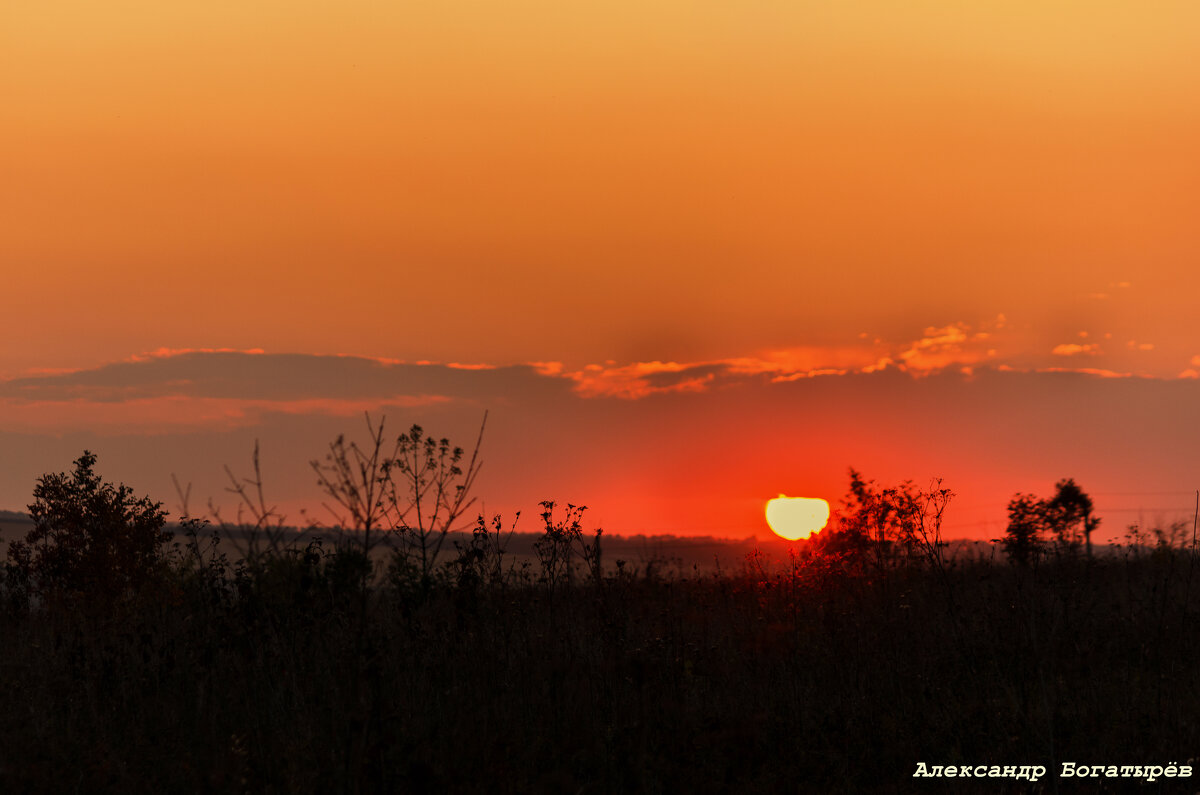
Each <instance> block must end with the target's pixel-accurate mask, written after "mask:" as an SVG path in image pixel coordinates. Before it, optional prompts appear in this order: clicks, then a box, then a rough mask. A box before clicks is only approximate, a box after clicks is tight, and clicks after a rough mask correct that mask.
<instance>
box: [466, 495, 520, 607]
mask: <svg viewBox="0 0 1200 795" xmlns="http://www.w3.org/2000/svg"><path fill="white" fill-rule="evenodd" d="M520 518H521V512H520V511H517V514H516V517H515V518H514V519H513V523H512V527H511V528H510V529H509V531H508V534H507V536H505V534H504V532H503V522H502V521H501V519H500V515H499V514H497V515H495V516H493V517H492V520H491V523H490V524H491V526H490V527H489V523H488V522H487V521H486V520H485V519H484V518H483V515H482V514H480V515H479V517H478V518H477V519H476V520H475V527H474V529H473V530H472V531H471V538H470V539H469V540H467V541H465V542H462V541H455V542H454V548H455V549H456V550H457V551H458V556H457V557H456V558H455V560H454V563H453V569H454V573H455V579H456V581H457V583H458V585H459V587H462V588H475V587H478V586H481V585H490V586H502V585H504V583H505V580H506V577H507V575H508V574H510V573H511V572H510V571H506V570H505V568H504V553H505V550H506V548H507V545H508V541H509V540H511V539H512V536H513V534H514V533H516V531H517V520H519V519H520Z"/></svg>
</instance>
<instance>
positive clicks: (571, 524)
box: [533, 500, 603, 593]
mask: <svg viewBox="0 0 1200 795" xmlns="http://www.w3.org/2000/svg"><path fill="white" fill-rule="evenodd" d="M539 504H540V505H541V506H542V513H541V517H542V523H543V526H544V532H543V535H542V537H541V538H539V539H538V540H537V541H535V542H534V545H533V547H534V552H535V553H536V554H537V558H538V563H540V564H541V568H542V581H543V582H545V583H546V587H547V588H549V589H550V592H551V593H553V592H554V591H555V590H556V589H557V588H558V587H560V586H561V585H563V584H564V583H566V584H570V583H571V582H572V581H573V580H574V565H573V561H572V557H573V555H575V554H578V555H579V557H580V559H581V560H582V561H583V563H584V565H585V566H586V567H587V569H588V573H589V574H590V575H591V577H592V579H593V581H594V582H597V583H599V582H601V580H602V575H603V573H602V570H601V558H600V536H601V534H602V533H603V531H602V530H599V529H597V530H596V536H595V541H593V542H592V543H590V544H589V543H588V542H587V541H585V540H584V538H583V514H584V511H586V510H587V506H586V505H571V504H569V503H568V504H567V510H566V513H565V515H564V516H563V518H561V519H559V520H557V521H556V520H555V518H554V508H555V507H556V505H557V503H555V502H554V501H552V500H543V501H542V502H541V503H539Z"/></svg>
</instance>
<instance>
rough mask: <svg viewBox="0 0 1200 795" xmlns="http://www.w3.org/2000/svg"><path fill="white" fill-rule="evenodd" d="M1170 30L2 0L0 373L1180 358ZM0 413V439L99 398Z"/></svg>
mask: <svg viewBox="0 0 1200 795" xmlns="http://www.w3.org/2000/svg"><path fill="white" fill-rule="evenodd" d="M1198 51H1200V6H1197V5H1196V4H1195V3H1192V2H1161V3H1154V4H1152V5H1147V4H1130V3H1126V2H1119V3H1118V2H1088V3H1083V2H1052V1H1045V2H1026V1H1024V0H1020V1H1016V0H1007V1H1006V2H999V1H998V0H997V1H996V2H980V3H970V4H965V3H958V2H949V1H948V0H943V1H941V2H912V3H903V4H899V3H893V2H872V3H868V2H845V3H804V2H752V3H736V4H729V3H715V2H686V3H685V2H654V3H646V2H636V3H635V2H626V1H625V0H605V2H602V3H601V2H584V3H552V2H510V1H509V0H500V1H498V2H487V3H467V2H455V1H454V0H449V1H446V0H442V1H440V2H427V3H378V2H365V1H362V0H350V1H344V2H338V3H333V2H304V1H296V0H292V1H291V2H287V3H283V2H255V3H234V2H214V1H213V0H209V2H204V3H200V2H190V1H181V2H172V3H161V2H120V1H119V0H118V1H117V2H109V3H103V4H98V3H91V2H56V0H36V2H34V1H33V0H9V2H6V3H4V4H3V6H2V7H0V268H2V269H3V297H4V303H3V307H2V308H3V315H2V317H3V324H4V325H3V335H4V342H3V345H0V379H9V380H11V379H17V378H20V377H22V376H26V375H28V374H30V373H33V372H38V371H54V370H59V369H89V368H96V367H99V366H101V365H103V364H105V363H108V362H119V361H124V360H127V359H128V358H129V357H131V356H138V355H142V354H145V353H147V352H151V351H155V350H158V349H198V348H233V349H239V350H243V349H249V348H261V349H265V350H267V351H269V352H272V353H282V352H294V353H304V354H335V353H336V354H354V355H362V356H369V357H384V358H388V359H396V360H404V361H409V362H416V361H435V362H467V363H489V364H494V365H508V364H521V363H528V362H540V363H554V362H557V363H561V365H554V366H552V365H549V364H543V365H539V366H540V367H541V368H542V370H543V371H546V372H550V370H548V369H547V368H551V369H552V368H553V367H558V368H559V369H557V370H554V373H555V376H554V377H562V378H566V379H567V380H569V381H570V382H571V383H572V384H574V385H575V386H576V388H577V390H578V394H579V395H582V396H584V397H587V396H591V397H592V398H593V399H602V398H601V396H603V395H620V396H621V399H629V398H635V397H643V398H644V397H645V396H646V395H649V394H651V393H652V392H653V391H654V389H655V388H656V387H655V386H654V383H653V381H650V382H644V381H643V376H644V375H646V374H647V373H653V372H654V371H656V370H657V371H659V372H671V371H672V370H671V368H672V367H674V368H676V370H675V371H679V370H680V369H683V368H686V367H689V366H692V365H696V366H700V365H704V364H706V363H707V364H709V365H711V364H712V363H714V362H720V363H723V364H722V365H721V366H722V367H732V368H735V369H736V368H738V367H740V368H742V369H743V370H748V371H753V372H766V373H769V374H770V375H771V376H772V377H781V378H783V379H785V380H786V379H787V378H788V377H794V376H796V374H797V373H809V372H812V371H816V370H831V371H845V372H847V373H849V372H853V371H858V372H862V371H864V370H865V369H867V368H874V367H884V368H887V367H889V366H890V367H896V366H902V367H904V368H905V369H906V370H907V371H908V372H909V373H910V374H912V373H926V372H932V371H936V370H938V369H939V368H942V367H948V368H952V369H956V370H957V369H960V368H962V367H964V366H965V367H972V368H1009V369H1012V370H1015V371H1021V372H1033V371H1038V370H1049V369H1055V368H1060V369H1063V368H1065V369H1071V370H1088V371H1103V372H1108V373H1113V374H1134V375H1141V376H1149V377H1152V378H1156V379H1175V378H1177V377H1179V376H1180V375H1181V374H1182V375H1192V374H1193V373H1194V372H1195V371H1197V370H1200V359H1197V358H1196V357H1197V356H1198V355H1200V313H1197V312H1195V310H1194V304H1195V296H1196V295H1197V294H1198V293H1200V268H1197V267H1196V263H1197V261H1198V259H1200V257H1198V255H1200V234H1198V233H1197V225H1196V212H1195V208H1196V207H1197V206H1200V147H1197V146H1196V141H1198V140H1200V105H1198V104H1197V103H1196V101H1195V98H1196V97H1197V96H1200V61H1197V59H1196V58H1195V53H1196V52H1198ZM656 362H658V363H667V364H666V365H656V364H654V363H656ZM738 363H740V364H738ZM704 375H706V373H705V374H703V375H699V376H697V378H700V379H701V380H697V381H693V382H692V385H691V387H685V386H682V385H680V384H675V383H672V384H671V389H673V390H678V389H683V388H692V389H693V390H699V391H703V390H705V389H708V388H709V386H710V385H709V384H707V382H705V381H703V378H704ZM0 383H3V382H2V381H0ZM646 384H648V386H647V385H646ZM589 390H590V391H589ZM410 397H411V396H410ZM2 399H3V400H8V403H7V404H4V405H0V408H2V409H3V410H4V412H5V414H4V416H3V417H0V419H2V420H3V423H0V424H2V425H3V427H2V428H0V434H3V433H8V434H22V433H23V434H32V435H34V436H37V435H39V434H51V435H53V434H58V435H59V436H60V437H61V435H62V434H63V433H70V432H75V431H76V430H78V426H79V425H80V423H81V422H82V421H83V418H89V417H90V418H93V419H92V421H95V422H97V423H102V422H103V420H102V418H101V417H100V415H98V414H96V411H97V410H93V408H88V407H82V406H80V405H77V404H76V405H72V406H68V405H65V404H63V405H59V404H54V405H51V404H45V405H39V407H38V408H36V409H33V408H30V405H29V404H22V406H21V407H18V406H17V404H16V403H14V402H13V401H14V400H16V398H14V397H12V396H11V395H10V396H9V397H8V398H2ZM232 399H241V398H237V397H236V396H234V398H232ZM321 399H325V398H324V397H322V398H321ZM346 399H347V400H350V401H351V404H353V405H359V404H357V403H354V401H355V400H358V399H359V396H350V397H347V398H346ZM348 405H350V404H348ZM55 406H57V408H55ZM160 408H161V409H162V411H164V412H166V413H165V414H164V415H163V416H164V417H166V418H167V419H170V418H171V417H175V418H176V419H177V420H178V422H179V424H180V425H181V426H188V425H194V424H195V423H194V421H193V420H194V418H193V417H191V415H188V414H187V412H186V411H181V412H180V413H178V414H172V413H171V410H170V409H169V408H164V407H161V406H160ZM210 408H211V407H210ZM105 410H108V409H105ZM296 411H300V409H296ZM150 413H151V415H153V416H157V415H155V414H154V412H150ZM720 422H723V423H725V422H727V423H728V426H727V427H728V428H729V429H734V428H736V427H737V423H738V422H739V415H738V411H737V410H736V409H734V408H731V409H729V414H728V416H727V419H722V420H720ZM729 432H732V430H730V431H729ZM827 452H829V454H831V455H833V456H834V459H835V460H837V465H836V467H834V472H835V473H836V477H837V478H838V479H839V481H840V479H841V475H842V471H843V467H844V464H846V463H853V462H849V461H844V460H842V459H840V458H838V457H837V451H836V450H829V451H827ZM234 454H236V453H234ZM232 455H233V454H231V456H232ZM61 466H65V463H64V464H63V465H61ZM61 466H60V468H61ZM923 474H925V473H920V472H912V473H911V475H912V476H914V477H916V476H921V475H923ZM939 474H944V475H946V476H947V477H951V478H952V477H953V475H952V473H939ZM1068 474H1070V473H1067V472H1065V473H1063V476H1066V475H1068ZM772 489H775V487H774V486H772V487H771V488H770V489H768V490H767V491H768V492H770V491H771V490H772ZM767 496H770V495H769V494H768V495H767ZM631 499H632V498H631ZM9 501H10V502H11V499H10V500H9Z"/></svg>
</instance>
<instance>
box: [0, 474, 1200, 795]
mask: <svg viewBox="0 0 1200 795" xmlns="http://www.w3.org/2000/svg"><path fill="white" fill-rule="evenodd" d="M94 463H95V460H94V458H93V457H89V456H85V457H84V458H81V459H80V461H79V462H77V463H76V470H75V472H74V473H64V474H63V475H55V476H47V477H46V478H43V479H42V481H40V482H39V485H38V490H37V492H36V493H35V499H36V501H35V505H34V506H33V508H34V510H33V511H32V513H33V517H34V519H35V529H34V531H33V532H32V533H31V538H30V541H29V543H27V544H15V545H14V549H12V550H10V554H9V557H8V564H7V566H6V571H5V580H4V583H3V593H2V596H3V600H4V601H3V610H2V611H0V631H2V632H3V642H2V644H0V704H2V705H3V707H2V709H0V791H3V792H31V793H36V792H88V793H102V792H120V793H138V792H146V793H161V792H221V793H224V792H239V793H241V792H278V793H290V792H314V793H318V792H319V793H341V792H347V793H349V792H414V793H424V792H464V793H475V792H478V793H494V792H501V793H503V792H514V793H517V792H520V793H527V792H531V793H537V792H545V793H559V792H562V793H578V792H584V793H677V792H713V793H717V792H741V793H752V792H768V793H769V792H873V791H884V792H887V791H924V790H927V789H929V788H931V787H934V788H938V789H943V790H944V789H945V788H946V787H951V786H952V787H953V789H954V790H956V791H964V790H965V791H972V790H979V791H989V792H996V791H1006V790H1007V791H1017V790H1020V789H1023V788H1024V787H1027V786H1028V784H1027V783H1024V782H1014V781H1012V780H1007V781H1005V780H990V781H976V782H971V783H968V782H965V781H963V780H961V779H960V780H957V781H953V782H947V781H944V780H943V781H941V782H932V781H930V780H928V779H914V778H913V773H914V771H915V769H916V765H917V763H918V762H922V761H923V762H926V763H929V764H931V765H935V764H936V765H941V764H948V765H960V764H962V765H966V764H969V765H991V764H996V765H1024V764H1029V765H1035V764H1038V765H1045V766H1046V767H1047V768H1048V769H1049V770H1050V771H1051V773H1050V774H1048V776H1047V777H1046V778H1045V779H1043V780H1042V782H1040V783H1039V784H1038V785H1037V787H1036V788H1037V789H1041V790H1044V791H1052V790H1053V789H1054V788H1056V787H1063V788H1064V789H1074V787H1072V786H1071V784H1072V782H1071V781H1070V780H1061V781H1060V780H1058V779H1057V777H1056V775H1055V771H1057V770H1058V769H1059V768H1060V767H1061V763H1062V762H1075V763H1077V764H1086V765H1092V764H1114V765H1122V764H1130V765H1143V764H1146V765H1150V764H1161V765H1167V764H1170V763H1173V762H1174V763H1178V764H1181V765H1183V764H1190V760H1191V758H1192V757H1194V756H1196V755H1197V749H1200V676H1197V670H1196V661H1197V660H1200V632H1197V629H1196V626H1197V621H1196V620H1197V615H1198V614H1200V575H1198V574H1197V572H1196V562H1197V561H1196V556H1195V555H1194V554H1193V553H1192V551H1191V550H1190V549H1188V548H1181V546H1180V545H1179V544H1178V543H1175V544H1173V543H1172V541H1173V540H1174V541H1176V542H1178V541H1179V539H1178V538H1175V539H1172V537H1170V536H1169V535H1162V534H1160V535H1159V536H1158V537H1157V539H1156V542H1155V543H1151V544H1149V545H1146V544H1134V545H1130V546H1128V547H1126V548H1124V549H1123V550H1121V551H1120V553H1119V554H1117V555H1112V556H1107V557H1104V558H1095V559H1093V558H1091V557H1089V556H1088V555H1086V554H1083V553H1081V552H1080V550H1079V549H1078V548H1077V547H1076V546H1073V545H1071V544H1065V545H1063V546H1054V545H1052V544H1047V545H1046V546H1045V547H1044V548H1042V547H1038V546H1037V545H1036V544H1035V545H1034V546H1033V547H1030V548H1029V549H1027V550H1026V552H1028V553H1029V554H1027V555H1025V556H1024V558H1023V559H1022V560H1019V561H1018V560H1016V559H1015V558H1009V557H1006V556H1004V555H1003V554H1001V553H1000V552H997V554H995V555H994V556H993V557H989V558H986V559H984V558H976V559H965V558H957V559H948V558H947V557H946V556H944V555H943V554H942V550H943V549H944V547H943V546H942V544H941V541H940V537H939V535H938V533H939V525H940V516H941V511H942V509H944V507H945V504H946V502H947V501H948V500H949V496H950V495H949V493H948V492H944V491H941V490H939V489H931V490H930V491H928V492H922V491H918V490H915V489H912V488H911V487H907V486H906V487H902V488H900V489H892V490H879V489H877V488H876V487H874V485H873V484H870V483H864V482H863V481H862V480H861V478H858V477H857V476H854V478H853V480H852V488H851V495H850V497H849V498H848V500H847V504H846V506H845V508H844V510H843V511H842V515H841V521H840V522H839V523H838V524H837V525H836V526H835V527H833V528H831V529H829V530H827V531H825V533H823V534H822V536H821V537H820V538H818V539H816V540H814V541H811V542H809V543H807V544H804V545H801V546H799V547H797V551H796V554H795V556H794V557H790V558H788V559H784V560H774V561H771V560H765V559H763V558H762V557H759V556H752V557H751V558H750V559H748V560H747V562H746V565H745V567H744V568H743V569H742V570H741V571H739V572H726V573H724V574H721V575H705V576H694V577H686V576H681V575H678V574H676V575H674V576H671V577H664V576H662V575H661V574H660V573H657V571H658V570H656V569H655V568H654V567H648V568H647V567H639V568H637V569H636V570H635V569H634V568H632V567H630V566H627V565H617V564H616V562H615V561H608V560H606V559H605V557H604V554H603V546H602V540H603V538H602V536H601V535H599V534H594V533H590V532H586V531H585V530H584V524H583V512H582V510H581V509H579V508H575V507H568V508H567V510H566V512H565V513H564V512H563V511H562V508H561V507H558V506H553V505H551V504H546V505H545V506H544V513H543V515H542V522H543V524H544V527H545V533H544V536H543V539H542V541H541V543H540V545H539V548H538V562H537V565H535V566H524V567H521V566H514V565H512V564H511V562H510V561H508V560H507V559H506V556H505V547H504V539H505V534H504V532H502V528H501V527H500V526H499V524H498V523H497V524H492V523H484V522H482V521H481V522H480V523H479V525H478V526H477V528H476V531H475V534H474V535H473V536H472V538H471V540H470V541H469V542H465V543H461V544H459V545H458V547H457V548H456V549H454V550H452V551H448V552H447V553H446V554H445V555H443V556H442V558H438V557H437V556H434V558H433V559H432V564H433V565H428V564H430V562H431V561H430V558H429V557H428V556H426V557H425V558H422V557H421V554H420V552H421V550H420V547H419V545H418V546H415V547H411V548H409V547H403V546H402V547H398V548H397V550H396V551H395V552H393V553H392V554H391V559H390V561H389V563H388V564H387V565H385V566H371V565H368V563H367V561H368V559H369V558H368V557H367V553H368V552H369V551H370V550H369V549H367V548H366V545H367V543H368V542H367V541H366V539H365V536H363V535H362V534H359V535H351V536H348V535H342V536H340V539H341V540H340V541H338V542H337V543H333V542H329V543H318V542H310V543H309V544H307V545H306V546H303V547H293V548H286V547H281V546H280V545H278V544H270V543H264V544H263V545H261V546H260V547H253V548H249V547H248V548H247V550H246V555H245V556H244V557H242V558H240V559H237V560H230V559H228V558H227V557H225V556H224V555H222V554H220V553H218V552H216V546H214V545H213V543H212V534H213V533H219V532H220V531H221V528H220V526H219V525H210V524H208V523H205V522H199V521H189V522H185V524H184V525H183V529H182V531H181V533H180V534H179V535H178V536H177V537H176V538H175V539H171V540H168V539H167V538H166V537H165V536H164V535H163V532H162V528H163V521H164V515H163V512H162V510H161V507H159V506H158V505H157V504H156V503H152V502H150V501H149V500H145V499H135V498H134V496H133V494H132V493H131V492H129V490H128V489H124V488H123V487H114V486H112V485H110V484H107V483H104V482H103V481H102V480H100V478H99V477H98V476H97V475H95V473H94V471H93V465H94ZM259 518H260V519H261V517H259ZM1189 529H1190V528H1189ZM1023 532H1024V531H1023ZM435 535H436V534H435ZM426 549H428V547H426ZM1035 552H1036V554H1035ZM1104 783H1105V782H1103V781H1094V782H1092V783H1091V784H1089V785H1088V786H1089V789H1093V790H1094V789H1095V788H1097V787H1099V786H1101V785H1103V784H1104ZM1107 783H1108V784H1109V789H1111V790H1112V791H1124V790H1126V789H1129V788H1130V785H1131V784H1132V783H1134V782H1131V781H1130V780H1128V779H1127V780H1124V781H1120V780H1114V781H1110V782H1107ZM1161 783H1162V782H1159V784H1161ZM1167 783H1168V784H1171V783H1179V782H1167ZM939 784H940V786H939ZM1157 785H1158V784H1156V786H1157ZM1191 789H1195V787H1194V785H1193V786H1192V787H1191Z"/></svg>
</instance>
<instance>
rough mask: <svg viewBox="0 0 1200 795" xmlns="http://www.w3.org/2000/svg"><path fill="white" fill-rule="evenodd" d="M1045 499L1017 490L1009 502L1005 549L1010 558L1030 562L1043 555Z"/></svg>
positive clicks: (1025, 562) (1018, 561)
mask: <svg viewBox="0 0 1200 795" xmlns="http://www.w3.org/2000/svg"><path fill="white" fill-rule="evenodd" d="M1045 528H1046V503H1045V501H1044V500H1039V499H1038V498H1037V497H1035V496H1034V495H1032V494H1016V495H1014V496H1013V498H1012V499H1011V500H1010V501H1009V503H1008V529H1007V530H1005V531H1004V539H1003V543H1004V551H1005V552H1006V553H1007V554H1008V557H1009V559H1010V560H1012V561H1013V562H1014V563H1019V564H1020V565H1022V566H1028V565H1029V564H1030V563H1033V562H1035V561H1036V560H1037V559H1038V557H1040V556H1041V554H1042V552H1043V551H1044V549H1045V546H1046V541H1045V538H1044V536H1043V534H1044V532H1045Z"/></svg>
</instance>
